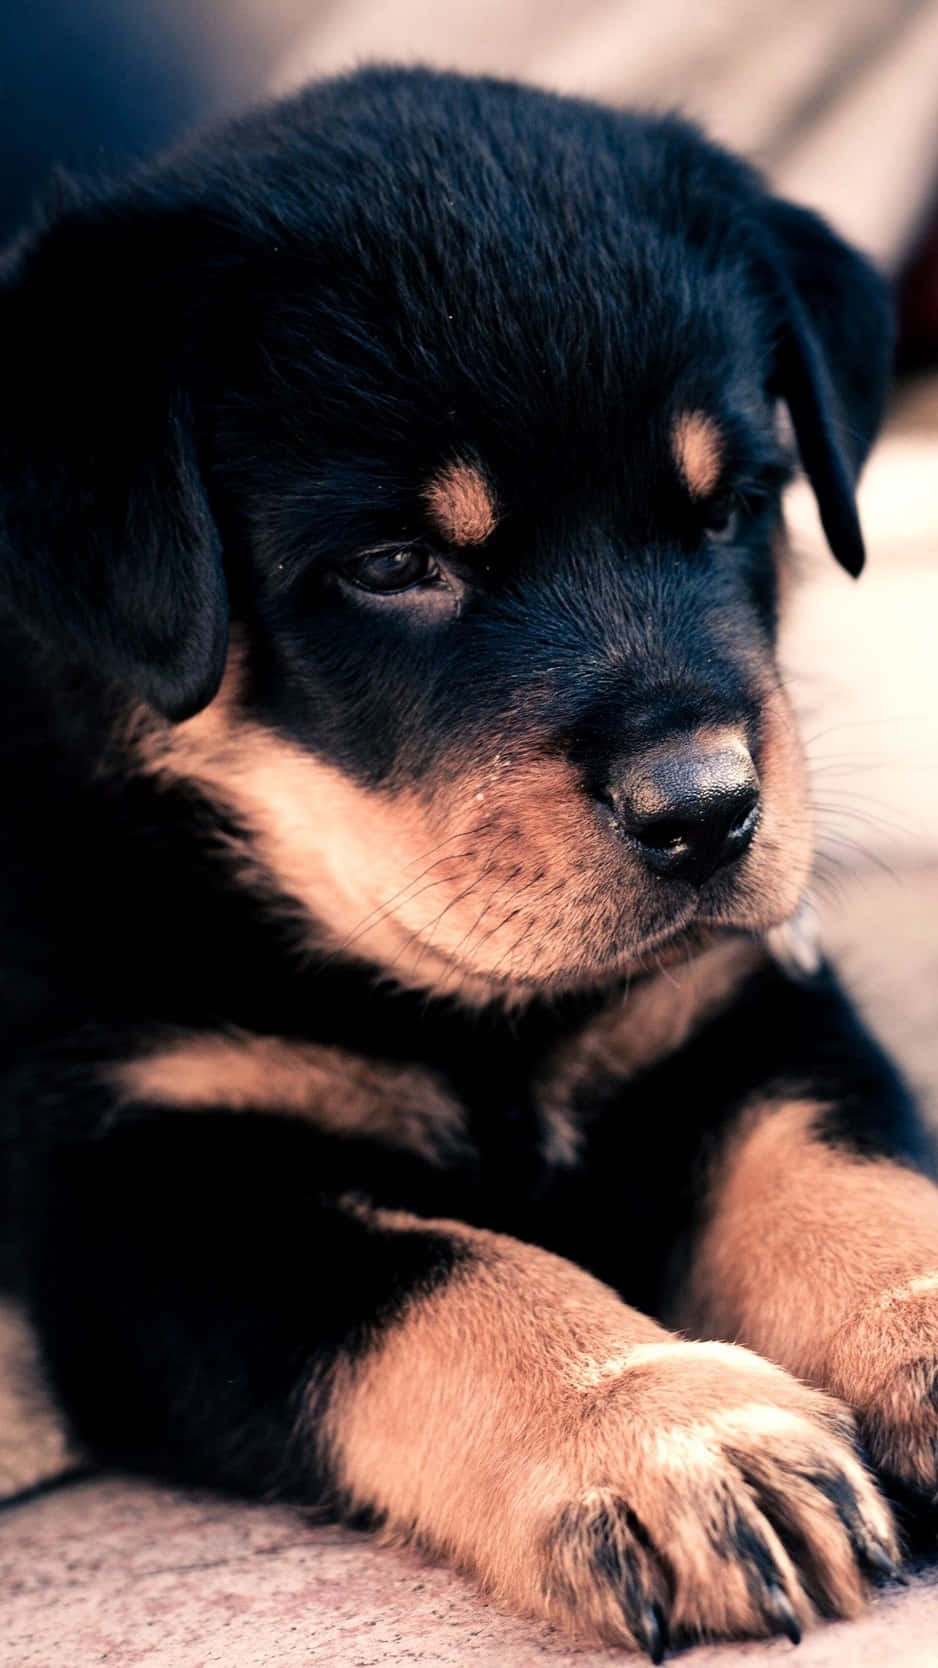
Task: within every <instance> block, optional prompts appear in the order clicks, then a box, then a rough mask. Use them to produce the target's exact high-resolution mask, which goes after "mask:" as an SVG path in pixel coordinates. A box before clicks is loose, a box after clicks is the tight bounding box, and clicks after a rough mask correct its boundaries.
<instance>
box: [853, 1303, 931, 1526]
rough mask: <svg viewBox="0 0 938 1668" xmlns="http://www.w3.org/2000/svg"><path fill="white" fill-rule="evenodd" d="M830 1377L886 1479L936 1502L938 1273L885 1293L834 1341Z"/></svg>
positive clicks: (870, 1454) (871, 1457) (855, 1317)
mask: <svg viewBox="0 0 938 1668" xmlns="http://www.w3.org/2000/svg"><path fill="white" fill-rule="evenodd" d="M827 1376H828V1379H829V1381H830V1382H832V1383H834V1384H835V1385H836V1386H837V1389H838V1391H839V1393H840V1394H841V1395H842V1396H843V1397H844V1399H845V1400H846V1401H849V1402H850V1403H851V1405H852V1406H853V1407H854V1408H855V1409H856V1413H857V1419H858V1424H859V1429H860V1435H861V1437H862V1439H863V1442H864V1444H865V1447H866V1449H867V1452H868V1454H869V1456H870V1459H871V1460H872V1462H873V1464H874V1465H875V1466H876V1468H877V1470H879V1471H882V1472H883V1474H884V1476H885V1477H887V1478H888V1479H890V1480H892V1481H895V1482H898V1483H899V1484H901V1485H902V1487H903V1488H904V1489H906V1490H909V1491H911V1493H912V1494H913V1495H917V1496H919V1497H921V1498H922V1499H924V1500H927V1501H929V1502H931V1503H933V1504H936V1503H938V1274H935V1275H924V1276H921V1277H920V1278H918V1279H914V1280H910V1281H909V1282H908V1283H907V1284H906V1285H904V1286H901V1287H896V1288H893V1289H892V1290H890V1291H887V1292H884V1293H882V1294H881V1295H880V1296H879V1297H877V1298H876V1299H875V1300H874V1301H873V1302H871V1303H869V1304H867V1305H866V1306H865V1307H864V1309H863V1310H862V1311H860V1312H859V1313H858V1314H857V1315H855V1316H854V1317H853V1318H852V1319H851V1321H850V1322H849V1323H848V1325H847V1326H845V1327H843V1328H842V1329H841V1331H840V1332H839V1333H838V1335H837V1338H836V1339H835V1343H834V1349H833V1352H832V1361H831V1367H830V1371H829V1373H828V1375H827Z"/></svg>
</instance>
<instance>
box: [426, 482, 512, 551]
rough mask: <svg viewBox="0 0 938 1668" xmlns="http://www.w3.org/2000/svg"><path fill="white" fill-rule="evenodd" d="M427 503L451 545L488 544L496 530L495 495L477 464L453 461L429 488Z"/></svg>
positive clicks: (429, 511) (437, 525)
mask: <svg viewBox="0 0 938 1668" xmlns="http://www.w3.org/2000/svg"><path fill="white" fill-rule="evenodd" d="M424 503H425V504H426V507H427V512H428V514H429V516H430V519H431V520H432V521H433V522H434V523H435V525H436V527H437V528H438V529H439V531H440V532H441V533H442V535H443V537H444V539H446V540H447V542H448V543H449V544H455V545H478V544H484V543H485V541H486V539H488V538H490V537H491V535H492V534H493V533H494V531H495V527H496V524H497V519H498V517H497V513H496V506H495V498H494V494H493V493H492V491H491V488H490V487H489V485H488V482H487V481H486V479H485V476H484V475H483V473H482V471H481V469H479V468H478V466H477V465H475V464H471V463H453V464H450V465H449V467H448V468H446V469H444V470H442V471H441V473H440V474H439V475H437V476H436V477H435V478H434V480H432V481H431V482H430V485H429V486H428V487H427V488H426V491H425V492H424Z"/></svg>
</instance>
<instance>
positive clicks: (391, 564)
mask: <svg viewBox="0 0 938 1668" xmlns="http://www.w3.org/2000/svg"><path fill="white" fill-rule="evenodd" d="M345 571H346V573H347V574H348V577H349V578H350V579H351V580H352V581H353V583H354V584H356V585H358V586H360V588H361V589H362V590H363V591H377V592H379V593H380V594H381V595H383V596H390V595H391V594H393V592H395V591H410V590H412V589H413V587H414V586H415V585H423V584H426V583H427V581H428V580H430V579H433V578H435V577H436V574H437V571H438V570H437V568H436V566H435V564H434V562H433V559H432V557H431V556H430V554H429V552H428V551H426V550H421V548H420V546H419V545H414V546H412V547H411V548H410V549H405V550H394V549H391V550H372V551H369V553H368V555H367V556H358V557H356V559H355V561H354V562H349V563H348V565H347V567H346V570H345Z"/></svg>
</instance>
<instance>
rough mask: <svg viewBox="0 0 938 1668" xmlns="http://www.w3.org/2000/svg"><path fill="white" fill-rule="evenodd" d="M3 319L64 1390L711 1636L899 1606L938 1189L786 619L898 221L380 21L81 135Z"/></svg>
mask: <svg viewBox="0 0 938 1668" xmlns="http://www.w3.org/2000/svg"><path fill="white" fill-rule="evenodd" d="M0 337H2V362H3V367H4V380H3V386H4V394H3V404H4V418H3V424H2V437H0V494H2V497H0V556H2V572H3V594H4V598H5V601H4V627H3V641H4V648H3V655H2V664H0V676H2V680H3V700H4V712H5V719H4V726H3V729H4V737H3V747H4V762H3V780H4V790H5V791H4V800H5V811H4V818H3V825H4V832H3V860H2V882H3V910H4V926H3V939H2V943H3V950H2V955H3V964H4V970H3V988H4V1003H3V1024H4V1036H3V1064H4V1090H3V1119H4V1151H5V1153H6V1154H7V1155H8V1157H7V1160H6V1176H7V1181H6V1190H7V1204H6V1218H7V1227H6V1231H5V1237H6V1252H5V1268H6V1278H7V1280H8V1283H9V1285H10V1289H11V1290H12V1291H13V1292H14V1293H15V1294H16V1295H17V1297H18V1300H19V1301H20V1302H21V1303H22V1304H23V1305H25V1309H26V1312H27V1313H28V1315H29V1317H30V1323H31V1325H32V1326H33V1327H34V1328H35V1331H36V1334H37V1336H38V1338H39V1341H40V1346H41V1352H42V1358H43V1362H44V1368H45V1372H46V1374H47V1378H48V1383H49V1384H50V1385H51V1387H52V1390H53V1393H54V1395H55V1397H56V1398H57V1401H58V1405H59V1406H60V1408H61V1409H62V1411H63V1414H64V1416H65V1417H66V1418H67V1420H68V1423H69V1429H70V1431H71V1433H72V1439H73V1441H74V1442H75V1443H76V1444H77V1445H78V1446H79V1447H80V1449H81V1450H82V1451H83V1452H84V1453H85V1454H87V1455H89V1456H91V1457H92V1458H93V1459H95V1460H99V1461H102V1462H104V1463H107V1464H109V1465H118V1466H126V1467H133V1468H138V1469H141V1470H143V1471H146V1472H149V1473H151V1474H157V1475H161V1476H164V1477H169V1478H173V1479H178V1480H179V1481H183V1482H186V1481H188V1482H192V1483H199V1484H209V1485H214V1486H217V1487H222V1488H226V1489H232V1490H236V1491H243V1492H246V1493H249V1494H253V1495H260V1496H265V1497H268V1498H281V1499H286V1500H293V1501H298V1502H304V1503H306V1504H309V1505H315V1506H317V1507H320V1508H322V1509H328V1510H329V1511H332V1512H334V1513H337V1514H339V1515H340V1516H342V1517H344V1518H345V1519H347V1520H349V1521H355V1522H361V1521H365V1520H368V1521H371V1522H373V1523H375V1524H376V1525H379V1526H381V1527H382V1528H383V1530H384V1532H385V1533H386V1534H387V1535H388V1536H391V1537H406V1538H409V1539H412V1540H413V1541H415V1542H416V1543H417V1544H419V1545H420V1546H422V1547H425V1548H427V1549H430V1550H431V1551H433V1552H434V1553H436V1554H440V1555H443V1556H445V1557H448V1558H449V1559H451V1560H452V1561H453V1562H454V1563H455V1564H456V1565H458V1566H459V1567H460V1568H462V1569H464V1570H467V1571H469V1572H471V1573H472V1574H473V1575H474V1576H475V1578H476V1579H477V1580H478V1581H480V1582H481V1583H482V1585H483V1586H484V1587H485V1588H486V1589H487V1590H488V1591H489V1592H491V1593H493V1594H495V1595H496V1596H497V1597H498V1598H499V1599H500V1600H501V1601H503V1602H507V1603H508V1604H509V1605H511V1606H514V1607H515V1608H517V1609H519V1610H522V1611H525V1612H528V1613H533V1614H535V1615H539V1616H541V1617H547V1618H550V1619H553V1620H554V1621H556V1622H558V1623H560V1624H562V1625H565V1626H568V1627H570V1628H572V1629H573V1630H574V1631H576V1632H578V1633H579V1634H580V1635H582V1636H586V1637H593V1638H597V1637H598V1638H601V1639H605V1640H611V1641H617V1642H620V1643H622V1644H625V1645H632V1646H642V1647H644V1648H645V1649H646V1650H647V1651H648V1652H649V1653H650V1654H651V1656H652V1657H653V1658H654V1659H655V1660H659V1659H660V1657H661V1654H662V1652H663V1650H664V1649H665V1648H666V1644H667V1641H668V1640H669V1639H670V1640H671V1641H675V1642H680V1641H683V1640H688V1639H693V1638H696V1637H699V1636H707V1637H712V1636H714V1635H727V1636H736V1635H745V1634H765V1633H772V1632H776V1631H783V1632H785V1633H787V1634H789V1636H790V1637H792V1638H797V1637H798V1634H799V1631H800V1630H801V1628H802V1627H804V1626H805V1625H806V1624H808V1623H810V1622H811V1621H812V1620H814V1619H815V1618H817V1617H818V1616H825V1615H845V1616H850V1615H853V1614H854V1613H855V1612H856V1611H857V1610H858V1609H859V1608H860V1606H861V1604H862V1602H863V1599H864V1594H865V1591H866V1588H867V1585H868V1583H869V1581H870V1580H871V1579H874V1578H876V1577H878V1576H880V1575H882V1574H888V1573H889V1572H890V1571H893V1570H894V1569H895V1566H896V1562H897V1558H898V1552H897V1543H896V1538H895V1533H894V1528H893V1524H892V1519H891V1516H890V1512H889V1509H888V1508H887V1506H886V1504H885V1501H884V1497H883V1496H882V1495H881V1493H880V1492H879V1488H878V1486H877V1484H876V1483H875V1482H874V1481H873V1479H872V1476H871V1473H870V1471H869V1470H868V1469H867V1468H866V1465H865V1464H864V1461H863V1460H862V1459H861V1458H860V1457H859V1456H860V1453H861V1452H865V1454H866V1456H868V1459H869V1462H870V1463H871V1465H872V1466H873V1467H875V1468H876V1469H877V1470H878V1471H879V1472H880V1473H881V1474H882V1475H883V1477H884V1478H886V1479H887V1480H889V1482H891V1483H894V1484H895V1483H898V1484H901V1485H902V1486H903V1487H904V1488H905V1489H906V1490H907V1491H911V1492H913V1493H914V1492H917V1494H918V1495H919V1496H920V1497H922V1498H924V1499H927V1498H930V1497H932V1496H933V1495H934V1494H935V1491H936V1487H938V1475H936V1453H938V1412H936V1400H938V1391H936V1383H938V1376H936V1375H938V1191H936V1188H935V1186H934V1184H933V1182H932V1179H931V1173H930V1159H929V1151H928V1144H927V1140H926V1136H925V1133H924V1131H923V1128H922V1126H921V1124H920V1123H919V1121H918V1116H917V1113H916V1111H915V1109H914V1107H913V1105H912V1103H911V1100H910V1098H909V1096H908V1094H907V1093H906V1090H905V1089H904V1087H903V1085H902V1083H901V1081H900V1080H899V1078H898V1076H897V1074H896V1072H895V1071H894V1069H893V1067H892V1066H891V1064H890V1063H889V1061H888V1060H887V1059H886V1058H885V1057H884V1055H883V1054H882V1052H881V1051H880V1049H879V1047H878V1046H877V1044H876V1043H875V1042H874V1041H873V1040H872V1039H871V1038H870V1036H869V1035H868V1034H867V1032H866V1031H865V1030H864V1028H863V1027H862V1025H861V1024H860V1023H859V1022H858V1020H857V1018H856V1016H855V1015H854V1013H853V1011H852V1009H851V1007H850V1005H849V1003H848V1001H847V1000H846V998H845V996H844V995H843V994H842V992H841V990H840V989H839V987H838V984H837V980H836V978H835V975H834V973H833V972H832V971H831V969H830V968H829V967H828V966H826V965H824V963H823V962H817V963H814V962H812V960H811V958H810V956H808V955H806V954H800V955H798V954H788V955H784V954H781V951H780V946H781V949H784V947H785V944H786V942H787V944H788V947H789V949H795V950H797V948H798V945H799V939H798V935H797V920H798V912H799V909H800V907H801V904H802V900H803V898H804V896H805V892H806V888H807V885H808V880H809V874H810V871H811V864H812V836H811V809H810V803H809V794H808V790H807V787H806V783H805V774H804V770H803V766H802V757H801V751H800V747H799V742H798V738H797V735H796V731H795V727H794V724H793V721H792V715H791V711H790V708H789V704H788V701H787V699H786V695H785V691H784V688H783V686H782V683H781V681H780V677H779V672H778V670H777V667H776V663H775V659H774V648H773V645H774V640H775V631H776V619H777V613H778V606H779V595H780V592H781V591H783V590H784V587H785V582H786V577H787V572H788V568H789V557H788V556H787V554H786V547H785V539H784V530H783V522H782V513H781V508H780V494H781V490H782V488H783V486H784V485H785V483H786V481H787V480H788V479H789V476H790V475H791V473H792V470H793V468H794V467H795V463H796V460H798V459H800V464H801V466H802V467H803V469H804V471H805V472H806V474H807V476H808V478H809V480H810V482H811V485H812V487H813V490H814V493H815V495H816V498H817V503H818V506H819V509H820V515H821V519H822V522H823V525H824V528H825V530H826V535H827V539H828V542H829V544H830V547H831V550H832V552H833V554H834V556H835V557H836V558H837V559H838V561H839V562H840V563H841V564H842V565H843V567H845V568H846V569H847V570H848V572H849V573H851V574H856V573H858V572H859V569H860V567H861V564H862V561H863V544H862V540H861V534H860V529H859V526H858V521H857V512H856V507H855V502H854V482H855V478H856V475H857V471H858V470H859V468H860V465H861V463H862V461H863V458H864V455H865V454H866V452H867V449H868V447H869V445H870V442H871V440H872V437H873V434H874V431H875V429H876V427H877V423H878V421H879V418H880V414H881V409H882V404H883V399H884V392H885V388H886V384H887V376H888V369H889V363H890V323H889V307H888V303H887V299H886V296H885V294H884V289H883V285H882V283H881V282H880V280H879V278H878V277H877V276H876V275H875V274H874V272H873V271H872V270H871V268H870V267H869V266H868V265H867V263H866V262H865V261H864V260H863V259H862V258H861V257H860V256H859V255H858V254H856V253H855V252H854V251H853V250H852V249H850V248H848V247H847V246H846V245H845V244H844V243H843V242H842V241H841V240H840V239H839V238H838V237H837V236H836V235H835V234H834V233H833V232H832V231H831V230H830V229H829V228H828V227H827V226H826V225H825V224H824V223H823V222H822V221H821V220H819V219H818V218H816V217H815V216H814V215H813V214H811V213H809V212H807V211H805V210H804V209H801V208H796V207H792V206H791V205H790V204H786V203H784V202H781V201H778V200H776V199H775V198H773V197H772V196H771V195H769V194H768V192H767V191H766V189H765V188H764V186H763V184H762V183H761V182H760V180H759V179H758V178H757V177H756V176H755V175H754V174H753V173H752V172H751V171H750V170H749V169H748V168H747V167H746V166H745V165H743V164H742V163H741V162H739V161H738V160H736V159H734V158H732V157H731V156H728V155H727V154H725V153H724V152H722V151H721V150H719V149H717V148H716V147H714V146H713V145H711V144H709V143H707V141H706V140H705V139H704V138H702V137H701V135H700V134H699V133H697V132H696V131H695V130H694V129H693V128H692V127H690V126H688V125H685V124H684V123H683V122H681V121H679V120H676V119H659V118H657V117H656V118H650V117H644V116H636V115H628V114H623V113H620V112H614V111H611V110H606V109H602V108H599V107H597V106H594V105H591V104H587V103H580V102H576V101H573V100H569V99H563V98H558V97H553V96H550V95H547V94H542V93H539V92H536V91H533V90H530V89H527V88H522V87H518V86H513V85H509V84H502V83H498V82H495V81H486V80H472V79H463V78H460V77H457V76H451V75H436V74H431V73H427V72H421V71H398V70H393V69H372V70H368V71H365V72H363V73H360V74H356V75H353V76H351V77H348V78H346V79H341V80H338V81H333V82H327V83H324V84H322V85H319V86H316V87H313V88H311V89H310V90H309V91H307V92H305V93H303V94H302V95H301V96H299V97H297V98H295V99H293V100H291V101H289V102H287V103H284V104H282V105H279V106H275V107H273V108H269V109H263V110H260V111H259V112H257V113H254V114H250V115H248V116H247V117H245V118H243V119H241V120H239V121H237V122H236V123H234V124H233V125H232V126H229V127H228V128H226V129H225V130H223V131H222V132H221V133H219V134H217V135H210V136H208V137H205V138H202V139H199V140H197V141H196V142H194V143H193V144H192V145H191V146H188V147H184V148H183V149H182V150H180V151H178V152H177V153H175V154H173V155H171V156H170V157H169V158H168V159H166V160H165V161H163V162H161V163H160V164H159V165H157V166H154V167H152V168H149V169H147V170H145V171H143V172H142V173H140V174H138V175H137V176H136V177H135V178H133V179H132V180H131V181H130V183H127V184H117V185H112V186H108V187H101V188H91V187H83V188H75V187H71V186H68V185H65V186H63V187H62V188H61V189H60V191H59V193H58V200H57V201H56V203H55V204H54V205H52V206H51V207H49V208H47V210H45V211H44V213H43V217H42V219H41V221H37V223H36V224H35V225H34V226H33V227H32V228H31V230H30V231H29V232H28V233H26V234H24V236H23V237H22V238H21V240H20V241H19V243H18V244H17V245H16V247H15V248H13V249H12V250H10V251H9V252H8V254H7V255H6V257H5V262H4V266H3V271H2V292H0ZM792 923H795V924H794V925H793V924H792ZM857 1434H859V1438H860V1440H861V1441H862V1444H863V1447H862V1449H861V1448H858V1447H857V1445H856V1439H857Z"/></svg>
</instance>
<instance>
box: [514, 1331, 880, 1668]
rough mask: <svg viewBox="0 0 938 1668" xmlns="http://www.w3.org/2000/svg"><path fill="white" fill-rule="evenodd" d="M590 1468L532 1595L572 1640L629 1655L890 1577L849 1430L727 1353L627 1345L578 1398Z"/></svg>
mask: <svg viewBox="0 0 938 1668" xmlns="http://www.w3.org/2000/svg"><path fill="white" fill-rule="evenodd" d="M580 1447H581V1452H580V1454H579V1468H580V1469H581V1470H582V1472H583V1473H585V1474H586V1475H589V1474H592V1477H593V1479H594V1480H593V1481H592V1484H591V1486H584V1487H582V1488H581V1489H580V1490H579V1491H578V1492H577V1493H576V1494H575V1495H573V1497H572V1498H570V1500H569V1501H568V1502H567V1504H566V1505H564V1507H563V1508H562V1510H560V1511H559V1512H557V1513H556V1515H555V1516H554V1519H553V1521H552V1523H551V1524H550V1527H549V1529H548V1531H547V1533H546V1535H545V1536H544V1537H543V1540H542V1543H541V1544H542V1553H541V1556H542V1573H541V1579H540V1603H539V1604H537V1605H536V1606H532V1605H531V1604H530V1600H529V1602H528V1605H527V1607H528V1608H534V1607H536V1608H539V1609H541V1610H542V1612H543V1613H546V1614H547V1615H549V1616H550V1617H551V1618H552V1619H553V1620H554V1621H557V1622H559V1623H561V1624H562V1625H564V1626H565V1627H566V1628H568V1629H569V1630H570V1631H572V1632H576V1633H578V1634H580V1635H583V1634H584V1633H586V1634H591V1635H593V1636H594V1637H599V1638H601V1639H603V1640H606V1641H611V1642H616V1643H620V1644H628V1645H632V1646H637V1647H639V1648H642V1649H644V1650H645V1651H647V1652H648V1654H649V1655H650V1656H651V1658H652V1660H653V1661H660V1660H661V1656H662V1653H663V1651H664V1649H665V1648H666V1645H667V1643H668V1642H671V1643H675V1644H678V1643H685V1642H689V1641H691V1640H694V1639H699V1638H711V1637H724V1638H737V1637H744V1636H759V1635H768V1634H775V1633H782V1634H787V1635H788V1637H789V1638H790V1639H792V1640H797V1639H798V1638H799V1637H800V1634H801V1631H802V1629H803V1628H804V1627H806V1626H808V1625H810V1624H811V1623H812V1622H813V1621H814V1620H815V1619H816V1618H817V1617H819V1616H852V1615H855V1614H856V1613H857V1612H858V1611H859V1610H860V1609H861V1608H862V1605H863V1603H864V1598H865V1593H866V1585H867V1580H868V1578H869V1577H871V1576H879V1575H886V1574H890V1573H895V1570H896V1566H897V1560H898V1549H897V1546H896V1541H895V1537H894V1533H893V1528H892V1523H891V1519H890V1516H889V1513H888V1510H887V1508H886V1506H885V1504H884V1502H883V1501H882V1499H881V1498H880V1496H879V1494H878V1493H877V1490H876V1488H875V1486H874V1485H873V1483H872V1482H871V1480H870V1478H869V1476H868V1474H867V1473H866V1471H865V1470H864V1467H863V1466H862V1464H861V1463H860V1461H859V1460H858V1458H857V1456H856V1454H855V1452H854V1449H853V1421H852V1419H851V1417H850V1415H849V1413H848V1412H847V1410H846V1409H845V1408H843V1407H841V1405H840V1404H839V1403H837V1402H835V1401H833V1400H831V1399H830V1398H828V1397H827V1396H824V1395H822V1394H820V1393H818V1392H815V1391H812V1390H809V1389H807V1388H806V1387H805V1386H803V1385H801V1384H799V1383H798V1382H797V1381H796V1380H794V1379H792V1378H790V1377H789V1376H788V1375H787V1374H785V1373H783V1372H781V1371H780V1370H779V1369H777V1368H774V1367H772V1366H770V1365H769V1364H768V1363H766V1362H763V1361H762V1360H761V1359H760V1358H759V1357H757V1356H753V1355H750V1354H749V1352H748V1351H745V1350H741V1349H737V1348H735V1347H733V1346H731V1345H719V1344H687V1343H680V1342H674V1343H668V1344H665V1345H653V1346H648V1347H645V1348H640V1349H638V1350H636V1351H634V1352H633V1353H632V1355H631V1356H630V1357H629V1359H628V1364H627V1365H626V1366H625V1368H624V1370H622V1371H621V1372H619V1373H617V1374H614V1375H612V1376H610V1377H609V1378H608V1380H607V1381H606V1382H604V1383H602V1382H601V1383H599V1384H597V1385H596V1386H595V1388H594V1389H593V1390H592V1391H591V1393H590V1394H589V1395H588V1397H587V1401H586V1403H585V1405H584V1429H583V1431H582V1433H581V1438H580Z"/></svg>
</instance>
